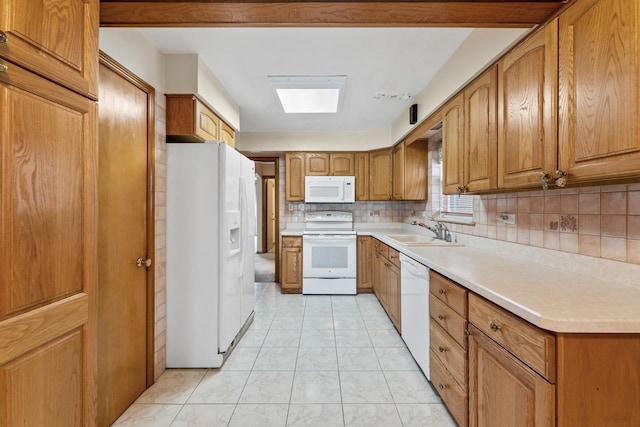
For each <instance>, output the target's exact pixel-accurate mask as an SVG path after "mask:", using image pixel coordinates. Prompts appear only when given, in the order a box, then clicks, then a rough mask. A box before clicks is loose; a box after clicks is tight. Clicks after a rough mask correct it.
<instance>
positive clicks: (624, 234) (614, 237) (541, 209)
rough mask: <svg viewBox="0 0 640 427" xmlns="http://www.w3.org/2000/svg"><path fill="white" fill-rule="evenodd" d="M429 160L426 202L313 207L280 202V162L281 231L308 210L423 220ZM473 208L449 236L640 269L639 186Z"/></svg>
mask: <svg viewBox="0 0 640 427" xmlns="http://www.w3.org/2000/svg"><path fill="white" fill-rule="evenodd" d="M429 159H430V162H429V165H430V166H429V167H430V174H429V176H430V177H431V178H430V182H429V201H427V202H356V203H354V204H348V205H340V204H336V205H314V204H304V203H290V202H286V201H285V199H284V185H285V183H284V176H285V174H284V158H283V159H282V160H283V161H281V162H280V165H281V166H280V168H281V170H280V177H281V179H280V194H281V196H280V226H281V229H285V228H287V227H290V228H291V227H296V226H297V227H301V226H302V223H303V222H304V212H305V211H307V210H348V211H352V212H353V213H354V220H355V221H356V222H409V221H411V220H413V219H418V220H426V219H427V218H428V217H430V216H432V215H433V214H437V213H438V212H439V211H440V198H441V195H440V167H441V165H440V164H439V156H438V150H437V143H431V144H430V150H429ZM473 207H474V215H473V219H474V222H475V225H463V224H448V227H449V229H450V230H451V231H452V232H453V233H462V234H468V235H473V236H479V237H485V238H489V239H495V240H502V241H507V242H512V243H517V244H521V245H527V246H535V247H541V248H546V249H552V250H558V251H562V252H568V253H574V254H581V255H587V256H592V257H598V258H604V259H610V260H616V261H622V262H628V263H633V264H640V184H625V185H603V186H592V187H580V188H567V189H550V190H546V191H543V190H539V191H522V192H514V193H501V194H488V195H477V196H474V206H473ZM504 215H509V216H510V217H511V216H513V217H515V221H514V222H515V223H514V224H508V223H506V222H505V221H503V220H502V219H501V217H503V216H504ZM509 222H511V221H509Z"/></svg>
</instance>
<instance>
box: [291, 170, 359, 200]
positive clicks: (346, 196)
mask: <svg viewBox="0 0 640 427" xmlns="http://www.w3.org/2000/svg"><path fill="white" fill-rule="evenodd" d="M304 201H305V203H354V202H355V201H356V177H355V176H305V177H304Z"/></svg>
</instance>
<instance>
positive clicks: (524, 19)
mask: <svg viewBox="0 0 640 427" xmlns="http://www.w3.org/2000/svg"><path fill="white" fill-rule="evenodd" d="M565 3H566V2H563V1H551V0H549V1H545V0H538V1H535V0H534V1H519V0H510V1H508V0H507V1H493V2H485V1H455V0H453V1H452V0H449V1H404V2H397V1H333V2H325V1H286V0H285V1H279V2H275V1H254V2H248V1H246V0H244V1H243V0H237V1H219V0H218V1H208V2H191V1H178V2H168V1H161V0H156V1H138V2H129V1H121V2H118V1H104V0H103V1H101V3H100V26H103V27H229V26H233V27H256V26H257V27H267V26H278V27H294V26H296V27H299V26H317V27H347V26H348V27H531V26H532V25H535V24H542V23H544V22H546V21H547V20H548V19H549V18H551V17H552V16H553V15H554V14H555V13H556V12H557V11H558V10H559V9H561V8H562V7H564V6H565Z"/></svg>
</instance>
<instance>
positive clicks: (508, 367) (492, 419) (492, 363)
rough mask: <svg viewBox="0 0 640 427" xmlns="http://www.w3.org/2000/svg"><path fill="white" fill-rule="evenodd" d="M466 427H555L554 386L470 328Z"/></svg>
mask: <svg viewBox="0 0 640 427" xmlns="http://www.w3.org/2000/svg"><path fill="white" fill-rule="evenodd" d="M470 330H471V336H470V337H469V426H471V427H494V426H513V427H519V426H523V427H525V426H536V427H546V426H548V427H551V426H555V412H556V411H555V386H554V385H553V384H551V383H548V382H547V381H546V380H545V379H544V378H542V377H541V376H540V375H538V374H536V373H535V372H534V371H533V370H531V368H529V367H528V366H527V365H525V364H524V363H522V362H521V361H520V360H518V359H517V358H516V357H515V356H513V355H512V354H511V353H509V352H508V351H506V350H505V349H504V348H502V347H501V346H500V345H498V344H496V343H495V342H494V341H493V340H491V339H490V338H488V337H487V336H486V335H484V334H483V333H482V332H480V330H478V329H476V328H475V327H473V326H470Z"/></svg>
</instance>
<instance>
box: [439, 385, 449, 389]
mask: <svg viewBox="0 0 640 427" xmlns="http://www.w3.org/2000/svg"><path fill="white" fill-rule="evenodd" d="M438 388H439V389H440V390H444V389H445V388H447V386H445V385H444V384H440V385H438Z"/></svg>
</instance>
